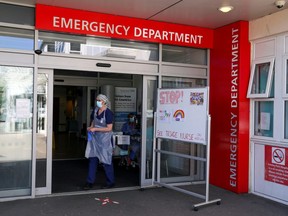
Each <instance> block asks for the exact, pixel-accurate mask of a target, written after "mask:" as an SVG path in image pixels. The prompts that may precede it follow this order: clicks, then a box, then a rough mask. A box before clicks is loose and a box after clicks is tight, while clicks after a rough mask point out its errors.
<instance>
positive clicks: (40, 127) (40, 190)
mask: <svg viewBox="0 0 288 216" xmlns="http://www.w3.org/2000/svg"><path fill="white" fill-rule="evenodd" d="M52 76H53V71H52V70H39V71H38V76H37V121H36V122H37V123H36V126H37V128H36V195H40V194H50V193H51V160H52V148H53V145H52V142H53V134H52V119H51V116H52V113H51V112H52V102H51V101H52V96H50V95H52V88H53V79H52Z"/></svg>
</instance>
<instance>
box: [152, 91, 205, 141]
mask: <svg viewBox="0 0 288 216" xmlns="http://www.w3.org/2000/svg"><path fill="white" fill-rule="evenodd" d="M207 94H208V90H207V88H197V89H196V88H195V89H159V90H158V100H157V120H156V137H157V138H166V139H173V140H180V141H184V142H193V143H200V144H206V142H207V140H206V139H207V138H206V131H207V117H208V108H207V106H208V95H207Z"/></svg>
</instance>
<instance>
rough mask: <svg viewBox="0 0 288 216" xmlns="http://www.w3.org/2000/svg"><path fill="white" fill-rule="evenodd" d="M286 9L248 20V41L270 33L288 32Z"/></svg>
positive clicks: (287, 13)
mask: <svg viewBox="0 0 288 216" xmlns="http://www.w3.org/2000/svg"><path fill="white" fill-rule="evenodd" d="M287 20H288V9H285V10H281V11H279V12H277V13H274V14H271V15H267V16H265V17H262V18H259V19H256V20H253V21H250V23H249V39H250V41H252V40H255V39H259V38H264V37H268V36H271V35H276V34H280V33H283V32H288V25H287Z"/></svg>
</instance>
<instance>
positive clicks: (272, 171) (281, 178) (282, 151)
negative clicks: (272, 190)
mask: <svg viewBox="0 0 288 216" xmlns="http://www.w3.org/2000/svg"><path fill="white" fill-rule="evenodd" d="M265 180H266V181H270V182H274V183H277V184H282V185H288V149H287V148H282V147H277V146H268V145H266V146H265Z"/></svg>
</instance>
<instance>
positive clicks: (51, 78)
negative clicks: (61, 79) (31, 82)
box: [34, 68, 54, 196]
mask: <svg viewBox="0 0 288 216" xmlns="http://www.w3.org/2000/svg"><path fill="white" fill-rule="evenodd" d="M38 74H47V75H48V86H47V87H48V89H47V101H46V104H47V140H46V142H47V143H46V186H45V187H36V184H35V195H36V196H39V195H44V194H51V193H52V150H53V139H54V135H53V131H52V130H53V82H54V71H53V69H42V68H39V69H38V70H37V74H36V75H37V76H38ZM35 86H37V82H36V84H35ZM36 92H37V91H36ZM35 98H36V99H35V101H36V107H35V109H37V93H36V95H35ZM35 127H37V120H36V124H35ZM35 137H36V133H35ZM36 145H37V137H36V138H35V145H34V146H35V149H36ZM35 152H36V151H35ZM35 154H36V153H35ZM36 159H37V158H36V155H35V157H34V163H35V167H36ZM36 172H37V169H36V170H35V173H36ZM36 176H37V175H36V174H35V182H36Z"/></svg>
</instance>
